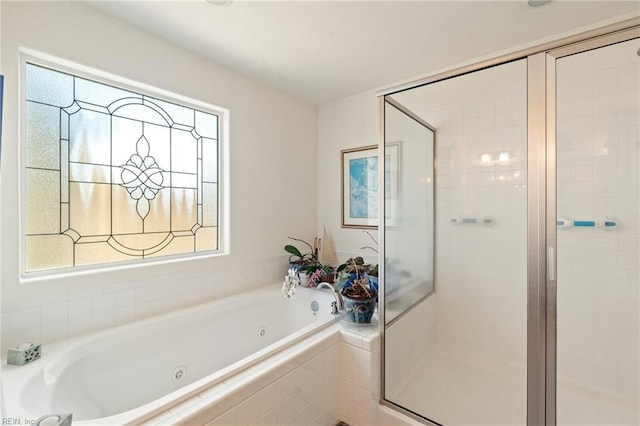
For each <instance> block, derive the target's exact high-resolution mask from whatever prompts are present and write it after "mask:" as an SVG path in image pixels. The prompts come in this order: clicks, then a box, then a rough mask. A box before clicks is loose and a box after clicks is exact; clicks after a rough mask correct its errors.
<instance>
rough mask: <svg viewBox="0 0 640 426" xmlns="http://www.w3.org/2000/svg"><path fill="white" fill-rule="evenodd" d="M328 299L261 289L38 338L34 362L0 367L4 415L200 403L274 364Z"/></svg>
mask: <svg viewBox="0 0 640 426" xmlns="http://www.w3.org/2000/svg"><path fill="white" fill-rule="evenodd" d="M332 300H333V296H332V295H331V293H330V292H329V291H327V290H315V289H306V288H299V289H298V290H297V292H296V295H295V297H294V298H293V299H289V300H287V299H284V298H283V297H282V295H281V293H280V289H279V286H266V287H264V288H262V289H259V290H256V291H252V292H248V293H244V294H241V295H236V296H232V297H229V298H226V299H222V300H217V301H214V302H210V303H206V304H203V305H198V306H195V307H192V308H188V309H184V310H181V311H176V312H172V313H170V314H166V315H162V316H159V317H156V318H151V319H148V320H144V321H140V322H136V323H132V324H129V325H126V326H122V327H117V328H114V329H110V330H106V331H104V332H101V333H98V334H94V335H90V336H86V337H82V338H78V339H73V340H69V341H63V342H59V343H54V344H49V345H45V346H43V348H42V358H41V359H40V360H37V361H35V362H33V363H31V364H28V365H25V366H11V365H4V366H3V371H2V373H3V376H2V379H3V397H4V409H5V413H4V414H3V416H4V417H10V418H19V419H24V420H25V421H28V419H37V418H39V417H41V416H42V415H45V414H50V413H56V414H62V413H72V414H73V422H74V424H87V425H88V424H91V425H94V424H109V425H116V424H117V425H122V424H140V423H144V422H145V421H149V420H150V419H151V421H150V422H151V423H158V422H160V420H161V418H162V415H163V414H164V415H166V416H167V417H169V415H170V413H172V412H174V409H175V407H176V406H179V405H180V404H183V405H184V403H185V402H186V401H192V402H193V401H194V397H196V399H195V401H196V402H201V399H197V396H198V395H202V394H203V392H204V393H206V392H207V391H208V390H209V389H213V388H216V387H217V388H218V389H219V388H221V386H222V387H224V385H225V384H230V383H233V382H234V380H235V379H234V378H236V377H237V376H238V375H241V376H244V377H245V379H246V378H247V375H248V373H247V372H248V371H249V372H250V371H251V369H252V367H253V368H254V369H255V366H257V365H264V364H265V362H266V363H267V365H271V364H273V365H276V364H277V363H276V362H275V361H272V362H271V364H269V360H273V359H275V360H278V359H279V358H282V357H283V354H284V353H285V352H286V351H289V352H291V350H294V351H295V347H296V345H300V344H301V343H303V342H305V341H308V340H309V339H310V338H312V336H313V335H316V334H318V333H319V332H320V331H321V330H323V329H325V328H326V327H328V326H329V325H331V324H333V323H334V322H335V321H336V318H335V317H334V316H332V315H331V313H330V306H331V301H332ZM324 331H325V333H324V334H327V331H328V330H324ZM336 341H337V338H336ZM322 345H325V346H326V342H325V343H322V344H321V345H320V346H322ZM316 346H318V345H317V343H316ZM292 348H293V349H292ZM284 361H285V362H286V360H284ZM263 370H264V369H263ZM249 379H250V378H249ZM228 387H229V386H228ZM221 398H226V397H225V396H224V395H223V396H220V397H219V400H220V401H221V400H222V399H221ZM227 402H228V401H227ZM221 407H223V406H222V405H221ZM158 416H160V417H158ZM154 419H156V420H158V421H157V422H155V421H153V420H154ZM168 423H171V422H168Z"/></svg>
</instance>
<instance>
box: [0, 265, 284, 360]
mask: <svg viewBox="0 0 640 426" xmlns="http://www.w3.org/2000/svg"><path fill="white" fill-rule="evenodd" d="M286 264H287V261H286V257H284V256H277V257H274V258H273V259H270V260H265V261H262V262H252V267H251V268H246V265H244V264H241V265H235V264H227V265H224V266H220V267H219V268H217V270H216V272H215V273H211V271H203V272H200V271H197V270H194V271H192V272H190V273H176V274H174V275H162V276H161V275H154V274H150V276H149V277H148V278H146V279H143V280H133V279H132V280H130V281H124V282H114V283H111V284H108V285H100V286H91V287H88V288H83V289H79V290H74V291H69V292H64V293H60V294H57V295H56V296H53V297H46V298H43V297H40V298H37V297H32V298H29V299H21V300H12V301H8V300H3V304H2V309H3V310H2V347H3V348H10V347H15V346H17V345H18V344H20V343H24V342H39V343H42V344H46V343H51V342H54V341H57V340H64V339H67V338H71V337H77V336H81V335H85V334H91V333H95V332H98V331H101V330H104V329H107V328H111V327H115V326H118V325H123V324H127V323H130V322H133V321H138V320H141V319H144V318H148V317H151V316H154V315H160V314H163V313H167V312H171V311H174V310H176V309H181V308H185V307H188V306H194V305H197V304H199V303H204V302H207V301H209V300H214V299H218V298H221V297H224V296H228V295H231V294H234V293H238V292H241V291H247V290H250V289H253V288H256V287H259V286H261V285H264V284H269V283H276V282H279V281H280V280H281V279H282V276H283V275H284V274H285V272H286Z"/></svg>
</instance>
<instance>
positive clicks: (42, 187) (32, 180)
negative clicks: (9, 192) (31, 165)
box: [27, 169, 60, 235]
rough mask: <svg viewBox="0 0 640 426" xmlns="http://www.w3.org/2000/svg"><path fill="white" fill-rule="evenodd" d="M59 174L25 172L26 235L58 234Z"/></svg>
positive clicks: (33, 170) (29, 170)
mask: <svg viewBox="0 0 640 426" xmlns="http://www.w3.org/2000/svg"><path fill="white" fill-rule="evenodd" d="M59 197H60V172H58V171H53V170H39V169H28V170H27V235H34V234H59V233H60V202H59V201H58V200H59Z"/></svg>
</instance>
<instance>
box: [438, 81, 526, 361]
mask: <svg viewBox="0 0 640 426" xmlns="http://www.w3.org/2000/svg"><path fill="white" fill-rule="evenodd" d="M495 87H500V84H499V83H497V84H496V86H495ZM429 117H430V118H428V119H427V121H429V122H431V123H432V124H434V126H435V127H436V129H437V133H436V157H437V158H436V226H437V229H436V234H437V240H436V253H437V254H438V255H437V256H436V262H437V263H436V293H437V309H438V315H437V318H438V338H437V341H438V343H439V345H440V346H442V347H444V348H446V350H447V352H453V353H458V354H463V355H465V356H468V355H472V356H473V357H474V358H476V359H484V361H487V362H489V361H490V362H491V363H495V362H496V361H506V362H510V363H515V364H520V365H521V366H523V365H522V364H523V362H524V360H525V359H526V358H525V353H526V335H525V333H526V226H527V222H526V196H527V189H526V183H527V171H526V164H527V161H526V152H527V151H526V138H527V128H526V90H525V88H524V87H522V88H516V89H508V90H501V91H497V92H496V93H495V94H491V95H489V96H482V97H476V98H471V97H467V98H465V99H463V100H462V101H458V102H455V103H450V104H445V105H440V106H438V107H436V108H433V109H431V110H430V113H429ZM454 217H464V218H478V219H482V218H485V217H490V218H492V219H494V220H495V225H493V226H483V225H471V224H469V225H454V224H452V223H451V219H452V218H454ZM496 295H499V296H496Z"/></svg>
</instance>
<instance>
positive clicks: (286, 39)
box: [88, 0, 640, 104]
mask: <svg viewBox="0 0 640 426" xmlns="http://www.w3.org/2000/svg"><path fill="white" fill-rule="evenodd" d="M88 1H89V3H90V4H91V5H92V6H94V7H96V8H98V9H100V10H102V11H104V12H106V13H108V14H111V15H113V16H115V17H118V18H120V19H122V20H125V21H127V22H129V23H130V24H132V25H134V26H136V27H140V28H142V29H144V30H146V31H149V32H151V33H153V34H156V35H157V36H159V37H162V38H164V39H166V40H169V41H171V42H172V43H174V44H176V45H179V46H182V47H183V48H186V49H188V50H190V51H193V52H195V53H197V54H199V55H201V56H204V57H207V58H209V59H210V60H211V61H213V62H214V63H216V64H218V65H220V66H222V67H225V68H227V69H231V70H233V71H235V72H238V73H240V74H243V75H245V76H247V77H250V78H254V79H257V80H260V81H263V82H265V83H267V84H269V85H271V86H274V87H276V88H278V89H280V90H283V91H285V92H288V93H290V94H293V95H295V96H298V97H301V98H303V99H306V100H309V101H311V102H313V103H318V104H319V103H323V102H327V101H331V100H334V99H338V98H342V97H345V96H349V95H352V94H355V93H360V92H363V91H366V90H371V89H379V88H383V87H385V86H389V85H392V84H394V83H398V82H401V81H405V80H407V79H411V78H414V77H417V76H421V75H427V74H429V73H433V72H435V71H439V70H443V69H446V68H450V67H453V66H457V65H461V64H464V63H469V62H470V61H472V60H474V59H478V58H482V57H487V56H488V55H490V54H492V53H496V52H506V51H509V50H514V49H515V48H521V47H527V46H531V45H533V44H537V43H539V42H540V41H548V40H551V39H553V38H555V37H557V36H558V35H562V36H564V35H568V34H570V33H575V32H576V30H577V29H586V28H588V27H593V25H594V24H596V23H598V24H599V23H607V22H611V21H612V20H618V19H621V18H631V17H632V16H638V15H640V2H637V1H613V0H603V1H593V0H585V1H575V0H555V1H553V2H551V3H549V4H547V5H545V6H542V7H536V8H533V7H529V6H528V5H527V1H526V0H510V1H477V0H476V1H405V0H393V1H362V0H359V1H344V0H343V1H308V0H297V1H295V0H291V1H272V0H262V1H247V0H235V1H233V2H232V3H231V4H230V5H226V6H216V5H213V4H210V3H208V2H206V1H205V0H182V1H106V2H102V1H92V0H88Z"/></svg>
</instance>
